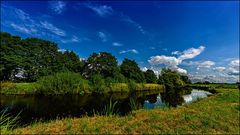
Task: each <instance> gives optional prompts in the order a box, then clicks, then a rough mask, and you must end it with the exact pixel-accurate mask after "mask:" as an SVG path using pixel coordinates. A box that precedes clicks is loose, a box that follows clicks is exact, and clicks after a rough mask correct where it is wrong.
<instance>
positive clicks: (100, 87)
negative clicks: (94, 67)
mask: <svg viewBox="0 0 240 135" xmlns="http://www.w3.org/2000/svg"><path fill="white" fill-rule="evenodd" d="M91 83H92V87H93V92H97V93H103V92H104V91H107V89H108V88H107V86H106V84H105V80H104V78H103V77H102V76H101V75H99V74H96V75H93V76H92V78H91Z"/></svg>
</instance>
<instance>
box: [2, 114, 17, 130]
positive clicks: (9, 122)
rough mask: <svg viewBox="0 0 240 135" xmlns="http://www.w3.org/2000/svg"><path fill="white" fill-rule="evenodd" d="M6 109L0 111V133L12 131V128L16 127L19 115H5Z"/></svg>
mask: <svg viewBox="0 0 240 135" xmlns="http://www.w3.org/2000/svg"><path fill="white" fill-rule="evenodd" d="M6 111H7V109H5V110H2V111H1V112H0V130H1V131H7V130H12V129H13V128H14V127H16V125H17V123H18V120H19V114H20V113H21V112H19V113H18V115H16V116H15V117H14V116H10V114H7V113H6Z"/></svg>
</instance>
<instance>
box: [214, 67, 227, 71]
mask: <svg viewBox="0 0 240 135" xmlns="http://www.w3.org/2000/svg"><path fill="white" fill-rule="evenodd" d="M225 69H226V68H225V67H215V68H213V70H214V71H218V72H223V71H224V70H225Z"/></svg>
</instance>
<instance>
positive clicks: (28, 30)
mask: <svg viewBox="0 0 240 135" xmlns="http://www.w3.org/2000/svg"><path fill="white" fill-rule="evenodd" d="M11 26H12V27H13V28H14V29H15V30H16V31H19V32H22V33H26V34H33V33H36V32H37V30H36V29H34V28H26V27H25V26H20V25H16V24H15V23H11Z"/></svg>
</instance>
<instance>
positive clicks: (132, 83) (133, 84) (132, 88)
mask: <svg viewBox="0 0 240 135" xmlns="http://www.w3.org/2000/svg"><path fill="white" fill-rule="evenodd" d="M128 89H129V90H130V92H133V91H135V90H136V89H137V83H136V82H135V81H134V80H131V79H130V80H129V81H128Z"/></svg>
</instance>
